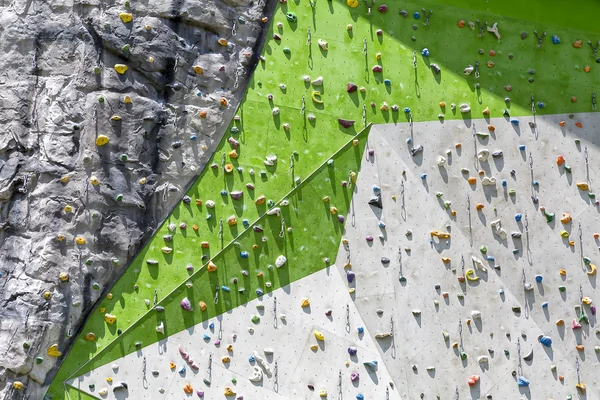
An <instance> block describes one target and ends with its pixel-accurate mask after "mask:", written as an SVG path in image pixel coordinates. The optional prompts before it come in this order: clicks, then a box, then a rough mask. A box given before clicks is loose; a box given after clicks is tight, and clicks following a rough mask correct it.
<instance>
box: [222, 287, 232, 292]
mask: <svg viewBox="0 0 600 400" xmlns="http://www.w3.org/2000/svg"><path fill="white" fill-rule="evenodd" d="M221 290H222V291H224V292H227V293H229V292H231V289H230V288H229V286H221Z"/></svg>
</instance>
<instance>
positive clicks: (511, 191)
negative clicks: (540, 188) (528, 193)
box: [508, 189, 517, 196]
mask: <svg viewBox="0 0 600 400" xmlns="http://www.w3.org/2000/svg"><path fill="white" fill-rule="evenodd" d="M508 194H509V195H510V196H515V195H516V194H517V191H516V190H515V189H510V190H509V191H508Z"/></svg>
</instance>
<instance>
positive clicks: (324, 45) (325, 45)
mask: <svg viewBox="0 0 600 400" xmlns="http://www.w3.org/2000/svg"><path fill="white" fill-rule="evenodd" d="M317 44H318V45H319V47H320V48H321V50H323V51H327V50H329V48H328V46H329V44H328V43H327V41H325V40H323V39H319V40H317Z"/></svg>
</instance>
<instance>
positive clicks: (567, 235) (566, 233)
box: [560, 229, 569, 239]
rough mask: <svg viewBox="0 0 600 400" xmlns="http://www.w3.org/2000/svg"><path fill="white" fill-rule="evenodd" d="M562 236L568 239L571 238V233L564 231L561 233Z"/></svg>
mask: <svg viewBox="0 0 600 400" xmlns="http://www.w3.org/2000/svg"><path fill="white" fill-rule="evenodd" d="M560 236H561V237H563V238H565V239H566V238H568V237H569V232H567V231H565V230H564V229H563V230H561V231H560Z"/></svg>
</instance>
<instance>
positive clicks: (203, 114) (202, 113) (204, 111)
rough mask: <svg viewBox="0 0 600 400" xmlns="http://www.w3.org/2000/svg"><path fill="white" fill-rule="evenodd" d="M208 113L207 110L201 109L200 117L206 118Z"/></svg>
mask: <svg viewBox="0 0 600 400" xmlns="http://www.w3.org/2000/svg"><path fill="white" fill-rule="evenodd" d="M207 115H208V111H206V110H202V111H200V118H206V116H207Z"/></svg>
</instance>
